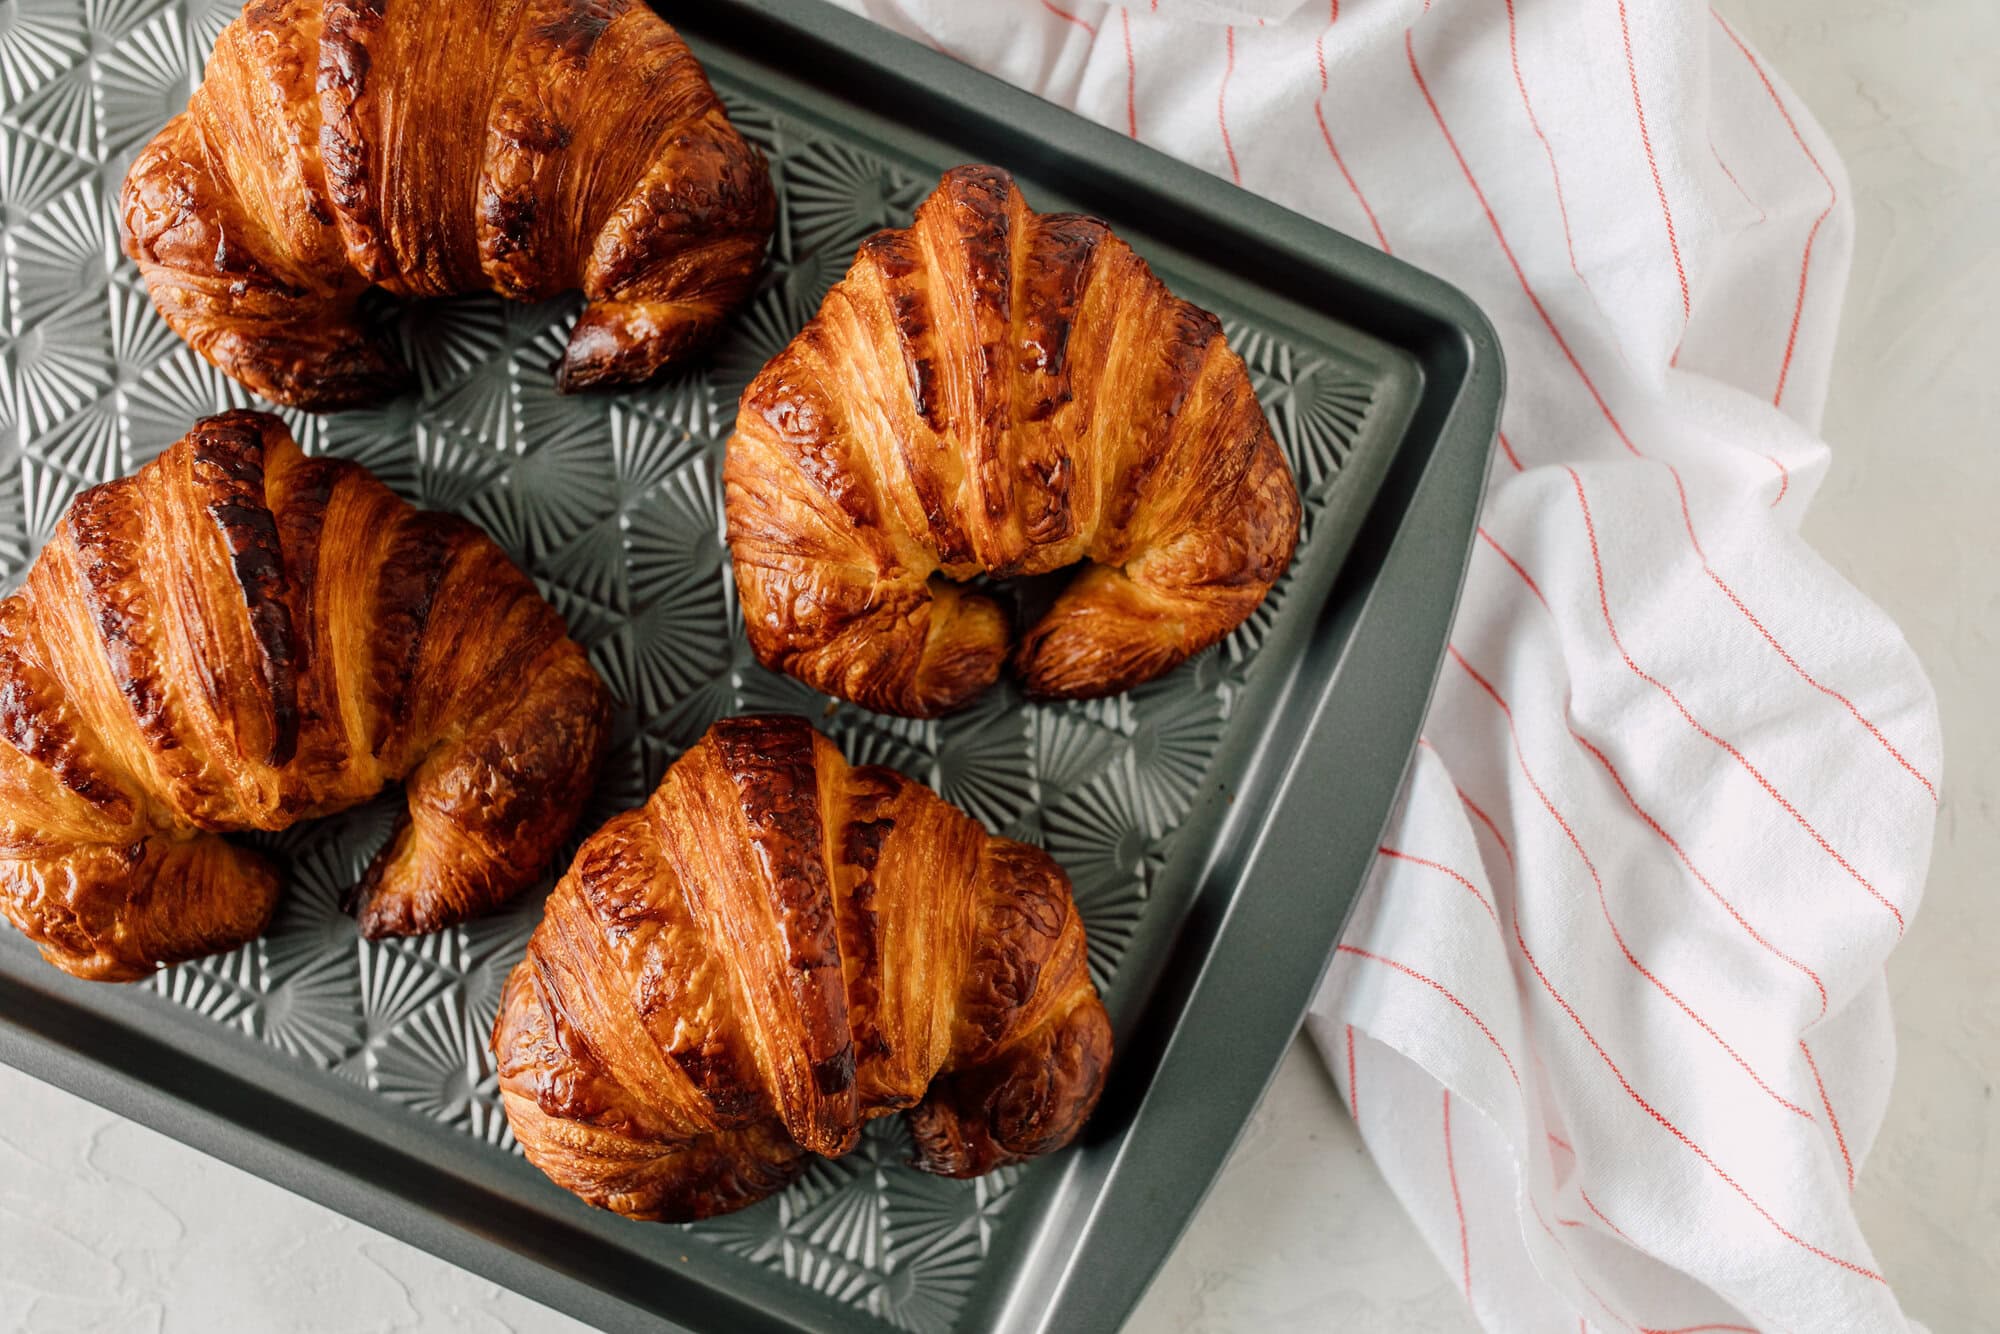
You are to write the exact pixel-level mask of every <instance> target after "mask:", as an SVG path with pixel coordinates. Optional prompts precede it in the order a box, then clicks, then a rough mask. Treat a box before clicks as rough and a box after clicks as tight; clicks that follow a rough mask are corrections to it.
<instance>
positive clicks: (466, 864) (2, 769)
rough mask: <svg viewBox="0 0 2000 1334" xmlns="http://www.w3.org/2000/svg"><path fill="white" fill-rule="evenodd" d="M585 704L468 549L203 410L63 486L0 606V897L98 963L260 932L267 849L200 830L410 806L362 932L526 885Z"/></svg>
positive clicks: (509, 587)
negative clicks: (402, 796) (55, 518)
mask: <svg viewBox="0 0 2000 1334" xmlns="http://www.w3.org/2000/svg"><path fill="white" fill-rule="evenodd" d="M609 712H610V703H609V696H608V694H607V693H606V691H605V689H604V686H603V684H602V683H601V682H600V681H599V680H598V678H597V675H596V673H595V672H593V671H592V670H591V668H590V665H589V663H588V662H586V661H585V659H584V656H583V652H582V650H581V649H579V648H578V647H577V646H576V645H575V644H574V643H572V642H571V641H570V640H569V639H568V638H567V636H566V635H565V633H564V627H563V622H562V618H561V617H560V616H558V615H557V614H556V612H555V610H554V609H553V608H552V607H550V606H549V605H548V603H547V602H545V601H543V600H542V598H541V596H540V594H539V593H537V592H536V590H535V587H534V585H533V584H532V583H531V582H530V581H529V580H528V578H527V576H526V575H524V574H522V573H521V571H520V570H519V569H517V568H515V566H514V565H513V563H512V562H510V561H509V560H508V559H507V557H506V554H505V553H504V552H502V551H501V550H500V548H499V547H497V546H495V545H494V544H493V542H492V540H491V539H489V538H487V537H486V536H485V535H484V534H482V533H481V532H479V531H478V530H477V529H476V528H474V527H472V525H470V524H468V523H466V522H464V521H463V520H460V519H456V518H453V517H451V516H450V515H445V514H437V513H432V512H430V511H425V510H418V509H416V508H414V507H413V506H410V505H408V504H406V503H404V502H403V501H402V500H399V499H398V498H397V497H396V496H395V495H394V494H392V493H391V492H390V491H389V489H388V488H387V487H385V486H383V485H382V484H381V483H380V482H378V481H376V480H375V478H374V477H372V476H371V475H370V474H369V473H368V471H367V470H366V469H364V468H362V467H361V466H360V465H359V464H355V463H350V462H347V461H345V460H340V459H331V458H308V457H307V456H306V455H305V454H304V453H302V452H301V451H300V449H299V447H298V445H297V444H295V443H294V442H293V440H292V438H291V436H290V435H289V434H288V433H287V432H286V430H285V427H284V423H283V422H281V421H279V420H278V419H277V418H276V417H272V416H268V415H266V414H264V413H257V412H230V413H225V414H223V415H221V416H218V417H208V418H205V419H203V420H202V421H199V422H197V423H195V426H194V429H193V430H191V431H189V432H188V434H187V435H186V436H185V437H184V438H183V439H182V440H181V441H180V442H179V443H177V444H175V445H174V446H172V447H171V448H169V449H168V450H167V451H166V452H165V453H164V454H162V455H160V457H159V458H157V459H155V460H154V461H153V462H151V463H149V464H147V465H146V466H145V467H144V468H142V469H140V470H139V472H138V473H137V474H136V475H134V476H131V477H126V478H121V479H119V480H117V481H113V482H107V483H105V484H103V485H102V486H95V487H92V488H90V489H89V490H87V491H85V492H83V493H82V494H80V495H79V496H77V498H76V499H75V501H74V502H72V503H71V505H70V508H69V511H68V513H67V514H65V515H64V517H63V519H62V522H61V523H60V524H58V525H57V527H56V532H55V535H54V536H53V537H52V538H51V539H50V541H49V543H48V545H47V546H46V547H45V548H43V550H42V553H41V555H40V556H39V557H38V558H37V559H36V561H35V564H34V567H33V568H32V569H31V570H29V572H28V577H27V580H26V582H25V583H24V584H23V586H22V588H21V590H20V592H18V593H16V594H14V595H13V596H11V597H9V598H6V599H5V600H3V601H0V915H4V916H6V917H7V918H8V919H9V920H10V921H12V922H13V923H14V925H15V926H17V927H19V928H20V929H21V930H22V931H24V932H26V933H27V934H28V936H29V937H30V938H32V939H33V940H35V941H36V942H37V943H38V944H39V945H40V946H41V949H42V954H43V956H44V957H45V958H47V959H48V960H49V962H50V963H53V964H55V965H56V966H57V967H59V968H62V969H64V970H66V971H68V972H71V973H74V974H76V975H77V976H79V977H88V978H97V979H102V980H126V979H130V978H135V977H140V976H143V975H144V974H145V973H147V972H149V971H151V970H152V969H153V968H155V967H157V966H158V965H160V964H163V963H171V962H174V961H177V960H180V959H187V958H192V957H195V956H197V955H202V954H208V953H213V952H215V951H218V950H225V949H230V948H233V947H234V946H237V945H240V944H242V943H243V942H244V941H246V940H249V939H250V938H252V937H253V936H255V935H256V934H257V933H258V932H259V931H261V930H262V929H263V926H264V922H265V920H266V919H267V918H268V917H269V916H270V912H271V908H272V905H273V903H274V901H275V898H276V895H277V890H278V873H277V870H276V868H275V867H273V866H272V864H271V863H270V862H269V861H267V860H266V859H265V858H263V857H262V856H259V855H258V854H257V853H256V852H254V851H252V850H250V849H248V848H245V847H242V846H240V845H238V844H235V843H230V842H226V841H225V840H224V839H222V838H221V837H220V835H221V834H223V833H226V832H231V831H237V830H251V829H264V830H274V829H283V828H286V827H287V826H289V825H291V824H294V823H295V822H297V821H299V820H303V819H307V818H309V817H312V816H316V815H324V814H328V813H331V812H334V811H338V810H342V809H345V808H346V807H349V806H353V805H355V804H357V803H359V802H361V801H364V800H366V799H367V798H369V797H372V796H373V795H375V793H376V792H378V791H380V790H381V789H382V788H383V787H384V786H385V785H386V784H388V783H391V782H395V781H398V780H402V781H403V782H404V785H405V792H406V796H407V798H408V801H407V805H406V808H405V810H404V812H403V813H402V815H401V816H400V818H399V819H398V821H397V823H396V828H395V832H394V833H393V835H392V836H391V838H390V840H389V843H388V844H387V845H386V846H385V847H384V848H383V849H382V850H381V852H380V853H378V854H377V855H376V857H375V859H374V861H373V862H372V863H371V864H370V865H369V867H368V869H367V873H366V875H365V877H364V878H363V880H362V883H361V885H360V886H359V889H358V897H359V904H360V914H361V923H362V930H363V931H364V933H365V934H367V935H369V936H379V935H389V934H412V933H417V932H424V931H433V930H436V929H438V928H439V927H442V926H445V925H448V924H450V923H452V922H455V921H458V920H460V919H461V918H464V917H466V916H468V915H470V914H472V913H475V912H478V911H480V910H482V909H484V908H487V907H489V906H491V905H493V904H495V903H497V902H499V901H501V900H502V899H505V898H507V897H509V896H511V895H513V894H515V893H518V892H519V891H520V890H522V889H524V888H525V887H526V886H527V885H528V884H529V883H530V882H531V881H532V880H534V879H535V878H536V877H537V876H538V875H540V873H541V872H542V870H543V869H544V868H545V867H546V866H547V864H548V862H549V860H550V859H551V858H552V857H553V856H554V855H555V853H556V850H557V849H558V847H559V846H560V845H561V842H562V840H563V839H564V838H566V837H567V836H568V834H569V832H570V830H571V829H572V828H573V827H574V826H575V824H576V820H577V816H578V815H579V813H580V812H581V810H582V806H583V802H584V799H585V797H586V796H587V794H588V793H589V791H590V787H591V783H592V781H593V780H594V778H595V776H596V771H597V767H598V765H599V763H600V761H601V758H602V754H603V750H604V744H605V738H606V734H607V727H608V721H609Z"/></svg>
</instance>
